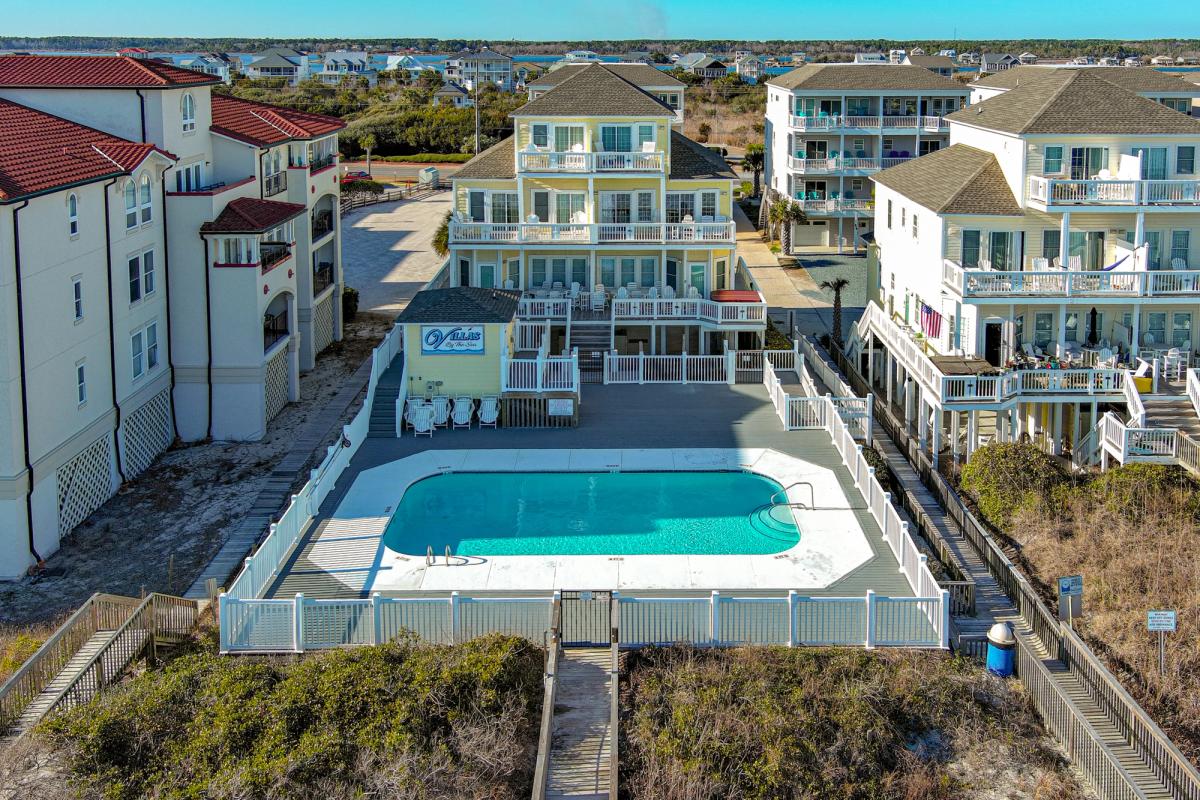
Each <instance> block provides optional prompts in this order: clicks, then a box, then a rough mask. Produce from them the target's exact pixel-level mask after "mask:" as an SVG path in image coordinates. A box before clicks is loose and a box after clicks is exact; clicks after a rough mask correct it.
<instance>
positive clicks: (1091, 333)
mask: <svg viewBox="0 0 1200 800" xmlns="http://www.w3.org/2000/svg"><path fill="white" fill-rule="evenodd" d="M1088 323H1089V324H1088V335H1087V343H1088V344H1089V345H1093V344H1095V343H1096V342H1098V341H1100V334H1099V332H1098V331H1097V330H1096V307H1095V306H1092V310H1091V311H1089V312H1088Z"/></svg>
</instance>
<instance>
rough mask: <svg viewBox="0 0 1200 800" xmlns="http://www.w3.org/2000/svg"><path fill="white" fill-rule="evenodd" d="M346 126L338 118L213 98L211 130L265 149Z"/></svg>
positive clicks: (329, 132)
mask: <svg viewBox="0 0 1200 800" xmlns="http://www.w3.org/2000/svg"><path fill="white" fill-rule="evenodd" d="M345 127H346V123H345V122H343V121H342V120H340V119H338V118H337V117H327V116H325V115H324V114H312V113H310V112H307V111H297V110H296V109H294V108H283V107H280V106H272V105H268V104H266V103H258V102H255V101H253V100H242V99H240V98H237V97H231V96H229V95H224V94H214V95H213V96H212V130H213V132H214V133H220V134H223V135H225V136H228V137H230V138H233V139H238V140H239V141H243V142H249V143H250V144H254V145H258V146H260V147H261V146H265V145H270V144H279V143H281V142H288V141H292V140H293V139H312V138H314V137H317V136H327V135H329V134H331V133H336V132H337V131H340V130H341V129H342V128H345Z"/></svg>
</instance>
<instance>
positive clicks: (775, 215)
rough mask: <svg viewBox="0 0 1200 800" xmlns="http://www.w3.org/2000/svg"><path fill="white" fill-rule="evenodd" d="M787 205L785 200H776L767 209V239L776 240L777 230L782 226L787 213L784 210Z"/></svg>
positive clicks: (777, 236)
mask: <svg viewBox="0 0 1200 800" xmlns="http://www.w3.org/2000/svg"><path fill="white" fill-rule="evenodd" d="M786 203H787V199H786V198H782V199H779V200H776V201H775V202H774V203H771V207H770V208H768V209H767V223H768V226H767V238H768V239H778V238H779V235H778V232H779V228H780V226H782V225H783V219H784V216H785V215H786V214H787V212H786V211H785V210H784V205H785V204H786Z"/></svg>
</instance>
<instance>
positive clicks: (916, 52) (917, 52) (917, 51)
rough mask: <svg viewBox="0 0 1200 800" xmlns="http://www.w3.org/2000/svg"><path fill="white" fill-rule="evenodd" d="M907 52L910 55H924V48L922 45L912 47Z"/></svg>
mask: <svg viewBox="0 0 1200 800" xmlns="http://www.w3.org/2000/svg"><path fill="white" fill-rule="evenodd" d="M908 54H909V55H910V56H923V55H925V48H923V47H914V48H913V49H912V50H909V51H908Z"/></svg>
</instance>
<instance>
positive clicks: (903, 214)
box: [900, 206, 908, 230]
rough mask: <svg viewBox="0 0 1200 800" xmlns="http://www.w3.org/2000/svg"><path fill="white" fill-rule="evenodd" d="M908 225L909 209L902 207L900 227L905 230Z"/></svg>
mask: <svg viewBox="0 0 1200 800" xmlns="http://www.w3.org/2000/svg"><path fill="white" fill-rule="evenodd" d="M907 227H908V209H907V208H904V207H903V206H901V207H900V228H901V229H902V230H903V229H904V228H907Z"/></svg>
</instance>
